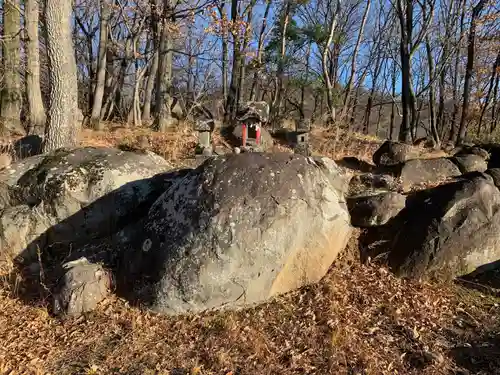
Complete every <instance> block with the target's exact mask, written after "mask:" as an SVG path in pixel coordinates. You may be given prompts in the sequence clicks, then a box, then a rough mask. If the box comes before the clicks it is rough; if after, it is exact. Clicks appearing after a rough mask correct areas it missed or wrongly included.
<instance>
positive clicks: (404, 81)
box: [397, 0, 413, 143]
mask: <svg viewBox="0 0 500 375" xmlns="http://www.w3.org/2000/svg"><path fill="white" fill-rule="evenodd" d="M405 4H406V6H405V5H404V4H403V0H397V13H398V18H399V23H400V31H401V40H400V45H399V50H400V55H401V73H402V74H401V86H402V87H401V99H402V107H403V118H402V121H401V127H400V129H399V140H400V141H401V142H405V143H408V142H410V140H411V121H410V110H411V109H410V107H411V103H410V102H411V97H410V96H411V95H410V91H411V53H410V49H411V38H412V29H413V3H412V0H410V1H405Z"/></svg>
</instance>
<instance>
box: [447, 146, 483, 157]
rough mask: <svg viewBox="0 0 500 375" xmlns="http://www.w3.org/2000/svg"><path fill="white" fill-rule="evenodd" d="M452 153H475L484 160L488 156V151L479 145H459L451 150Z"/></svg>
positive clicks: (461, 154)
mask: <svg viewBox="0 0 500 375" xmlns="http://www.w3.org/2000/svg"><path fill="white" fill-rule="evenodd" d="M452 154H453V156H465V155H476V156H479V157H481V158H483V159H484V160H489V158H490V154H489V152H488V151H486V150H485V149H484V148H482V147H480V146H468V145H463V146H459V147H457V148H455V149H454V150H453V151H452Z"/></svg>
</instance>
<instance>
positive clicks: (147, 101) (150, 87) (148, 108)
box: [142, 51, 159, 121]
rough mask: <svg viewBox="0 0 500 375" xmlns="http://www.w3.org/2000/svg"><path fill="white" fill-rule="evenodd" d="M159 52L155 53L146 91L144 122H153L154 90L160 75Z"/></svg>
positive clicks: (143, 111) (143, 112)
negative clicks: (152, 104)
mask: <svg viewBox="0 0 500 375" xmlns="http://www.w3.org/2000/svg"><path fill="white" fill-rule="evenodd" d="M158 57H159V55H158V52H157V51H155V53H154V56H153V61H151V67H150V68H149V73H148V80H147V82H146V89H145V92H144V107H143V109H142V121H149V120H151V103H152V101H153V90H154V87H155V82H156V79H157V78H156V75H157V74H158Z"/></svg>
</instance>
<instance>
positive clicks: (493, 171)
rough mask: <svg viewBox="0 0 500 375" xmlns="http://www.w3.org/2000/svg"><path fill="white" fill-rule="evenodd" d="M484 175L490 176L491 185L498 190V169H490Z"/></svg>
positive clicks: (499, 185) (499, 184)
mask: <svg viewBox="0 0 500 375" xmlns="http://www.w3.org/2000/svg"><path fill="white" fill-rule="evenodd" d="M486 174H488V175H490V176H491V178H492V179H493V183H494V184H495V186H496V187H497V188H500V168H491V169H488V170H487V171H486Z"/></svg>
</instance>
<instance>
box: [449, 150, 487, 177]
mask: <svg viewBox="0 0 500 375" xmlns="http://www.w3.org/2000/svg"><path fill="white" fill-rule="evenodd" d="M452 161H453V162H454V163H455V164H456V165H457V166H458V168H460V171H461V172H462V173H469V172H484V171H486V170H487V169H488V163H487V161H486V160H485V159H484V158H483V157H482V156H478V155H476V154H461V155H456V156H454V157H453V158H452Z"/></svg>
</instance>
